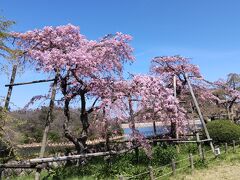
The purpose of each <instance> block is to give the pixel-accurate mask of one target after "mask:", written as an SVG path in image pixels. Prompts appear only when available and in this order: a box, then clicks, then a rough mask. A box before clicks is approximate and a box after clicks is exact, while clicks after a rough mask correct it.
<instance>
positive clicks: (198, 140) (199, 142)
mask: <svg viewBox="0 0 240 180" xmlns="http://www.w3.org/2000/svg"><path fill="white" fill-rule="evenodd" d="M196 138H197V146H198V153H199V156H200V158H201V159H203V155H202V144H201V141H200V136H199V133H196Z"/></svg>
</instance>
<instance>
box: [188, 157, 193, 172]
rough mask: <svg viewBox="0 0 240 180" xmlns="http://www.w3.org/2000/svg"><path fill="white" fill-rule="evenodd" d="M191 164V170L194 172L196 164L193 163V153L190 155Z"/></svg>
mask: <svg viewBox="0 0 240 180" xmlns="http://www.w3.org/2000/svg"><path fill="white" fill-rule="evenodd" d="M189 162H190V167H191V170H192V171H193V170H194V163H193V155H192V153H190V154H189Z"/></svg>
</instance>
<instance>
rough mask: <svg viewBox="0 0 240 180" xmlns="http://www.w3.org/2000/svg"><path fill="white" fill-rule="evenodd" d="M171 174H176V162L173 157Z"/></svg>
mask: <svg viewBox="0 0 240 180" xmlns="http://www.w3.org/2000/svg"><path fill="white" fill-rule="evenodd" d="M172 175H173V176H175V175H176V162H175V160H174V159H172Z"/></svg>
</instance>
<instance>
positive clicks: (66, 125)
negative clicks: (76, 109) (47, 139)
mask: <svg viewBox="0 0 240 180" xmlns="http://www.w3.org/2000/svg"><path fill="white" fill-rule="evenodd" d="M69 103H70V100H69V99H68V98H66V99H65V103H64V115H65V117H66V118H65V122H64V124H63V129H64V135H65V137H66V138H67V139H68V140H69V141H70V142H72V143H73V144H74V145H75V148H76V150H77V153H78V154H80V153H82V152H83V151H84V149H85V147H84V144H83V143H82V142H81V141H80V139H77V138H75V137H74V136H73V135H72V134H71V132H70V130H69V122H70V111H69Z"/></svg>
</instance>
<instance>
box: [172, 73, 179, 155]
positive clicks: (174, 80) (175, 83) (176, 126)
mask: <svg viewBox="0 0 240 180" xmlns="http://www.w3.org/2000/svg"><path fill="white" fill-rule="evenodd" d="M173 92H174V98H175V99H177V78H176V75H173ZM175 132H176V138H177V139H178V138H179V133H178V122H176V124H175ZM176 150H177V153H180V148H179V145H178V144H176Z"/></svg>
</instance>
